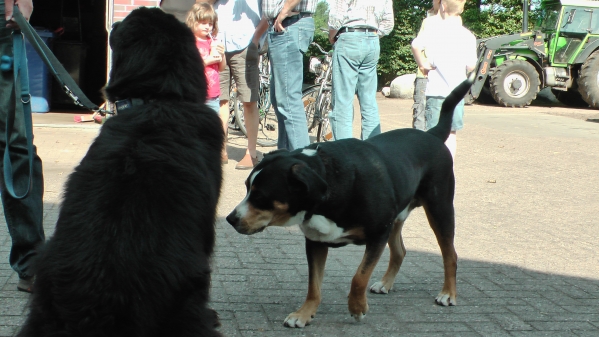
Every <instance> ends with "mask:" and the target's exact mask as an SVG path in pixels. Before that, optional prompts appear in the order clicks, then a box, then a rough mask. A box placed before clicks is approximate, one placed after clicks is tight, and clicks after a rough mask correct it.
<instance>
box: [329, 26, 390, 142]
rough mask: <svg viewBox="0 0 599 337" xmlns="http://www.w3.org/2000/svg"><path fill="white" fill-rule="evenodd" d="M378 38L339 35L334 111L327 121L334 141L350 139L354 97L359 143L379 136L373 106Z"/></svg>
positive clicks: (378, 49)
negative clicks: (359, 126) (359, 123)
mask: <svg viewBox="0 0 599 337" xmlns="http://www.w3.org/2000/svg"><path fill="white" fill-rule="evenodd" d="M379 55H380V46H379V37H378V36H377V35H376V34H375V33H368V32H347V33H343V34H340V35H339V39H338V40H337V42H335V50H334V51H333V95H332V105H333V111H332V112H331V114H330V116H329V119H330V121H331V128H332V129H333V137H334V138H335V139H344V138H351V137H352V124H353V119H354V110H353V109H354V108H353V102H354V95H355V94H357V95H358V101H359V102H360V114H361V115H362V134H361V138H362V139H368V138H370V137H373V136H376V135H378V134H379V133H381V120H380V118H379V108H378V105H377V103H376V87H377V74H376V65H377V63H378V61H379Z"/></svg>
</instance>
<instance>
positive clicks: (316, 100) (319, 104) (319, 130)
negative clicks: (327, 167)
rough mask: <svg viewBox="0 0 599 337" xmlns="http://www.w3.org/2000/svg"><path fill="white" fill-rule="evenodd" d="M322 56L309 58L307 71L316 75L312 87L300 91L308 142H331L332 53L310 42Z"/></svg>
mask: <svg viewBox="0 0 599 337" xmlns="http://www.w3.org/2000/svg"><path fill="white" fill-rule="evenodd" d="M312 45H314V46H316V47H317V48H318V49H319V50H320V52H322V54H323V56H319V57H315V56H313V57H311V58H310V67H309V71H310V72H311V73H314V74H316V79H315V80H314V85H312V86H310V87H308V88H306V89H304V90H303V91H302V102H303V103H304V111H305V112H306V121H307V123H308V134H309V135H310V142H311V143H312V142H326V141H331V140H333V132H332V130H331V123H330V121H329V112H330V111H331V89H332V86H333V74H332V68H333V63H332V58H333V51H332V50H331V51H329V52H327V51H325V50H324V49H323V48H322V47H321V46H320V45H319V44H318V43H316V42H312Z"/></svg>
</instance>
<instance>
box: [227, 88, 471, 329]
mask: <svg viewBox="0 0 599 337" xmlns="http://www.w3.org/2000/svg"><path fill="white" fill-rule="evenodd" d="M470 84H471V82H469V81H465V82H464V83H462V84H461V85H460V86H458V87H457V88H456V89H455V90H454V91H453V92H452V93H451V94H450V95H449V97H447V99H446V100H445V102H444V103H443V108H442V111H441V117H440V119H439V124H438V125H437V126H436V127H434V128H432V129H431V130H429V131H428V132H422V131H419V130H415V129H401V130H394V131H390V132H386V133H383V134H381V135H378V136H376V137H373V138H371V139H368V140H367V141H360V140H357V139H345V140H340V141H335V142H331V143H322V144H312V145H310V146H308V147H306V148H304V149H299V150H295V151H292V152H287V151H275V152H273V153H271V154H268V155H267V156H265V157H264V159H263V160H262V162H260V163H259V164H258V165H257V166H256V167H255V168H254V169H253V170H252V172H251V173H250V175H249V177H248V179H247V180H246V186H247V195H246V197H245V199H244V200H243V201H242V202H241V203H240V204H239V205H238V206H237V207H236V208H235V209H234V210H233V212H231V214H229V216H227V221H228V222H229V223H230V224H231V225H233V227H235V229H236V230H237V231H238V232H239V233H242V234H254V233H258V232H261V231H262V230H264V229H265V228H266V227H268V226H288V225H294V224H299V226H300V228H301V230H302V231H303V233H304V235H305V237H306V254H307V257H308V268H309V286H308V295H307V297H306V301H305V303H304V304H303V305H302V307H301V308H300V309H299V310H297V311H296V312H294V313H291V314H290V315H289V316H288V317H287V318H286V319H285V325H287V326H290V327H303V326H304V325H306V324H308V323H309V322H310V320H311V319H312V318H313V317H314V315H315V314H316V310H317V308H318V305H319V304H320V300H321V293H320V289H321V284H322V279H323V275H324V267H325V261H326V258H327V251H328V248H329V247H339V246H344V245H346V244H348V243H354V244H359V245H361V244H365V245H366V250H365V255H364V258H363V260H362V263H361V264H360V266H359V268H358V271H357V272H356V274H355V276H354V278H353V280H352V283H351V290H350V293H349V300H348V306H349V311H350V313H351V315H352V316H353V317H355V318H356V319H358V320H359V319H361V318H362V317H363V316H364V315H365V314H366V312H367V311H368V304H367V299H366V289H367V286H368V282H369V279H370V276H371V274H372V271H373V270H374V267H375V266H376V264H377V262H378V260H379V258H380V256H381V254H382V252H383V250H384V249H385V246H386V244H387V243H389V248H390V251H391V258H390V261H389V268H388V269H387V272H386V273H385V275H384V276H383V278H382V280H381V281H379V282H376V283H375V284H373V285H372V286H371V287H370V291H371V292H374V293H387V292H388V291H389V290H390V289H391V288H392V287H393V282H394V280H395V276H396V275H397V272H398V271H399V268H400V266H401V263H402V261H403V259H404V256H405V254H406V250H405V247H404V245H403V240H402V236H401V229H402V226H403V224H404V221H405V220H406V218H407V217H408V214H409V213H410V211H411V210H412V209H414V208H415V207H418V206H423V207H424V210H425V212H426V215H427V217H428V220H429V223H430V226H431V227H432V229H433V231H434V233H435V235H436V237H437V241H438V243H439V246H440V247H441V253H442V255H443V265H444V268H445V282H444V285H443V289H442V290H441V292H440V293H439V295H438V296H437V298H436V302H437V303H438V304H440V305H444V306H448V305H455V304H456V268H457V254H456V252H455V249H454V245H453V240H454V228H455V218H454V209H453V196H454V187H455V181H454V175H453V161H452V158H451V154H450V153H449V150H448V149H447V147H446V146H445V145H444V141H445V140H446V139H447V137H448V136H449V133H450V130H451V120H452V116H453V110H454V107H455V106H456V104H457V103H458V102H459V101H460V100H461V99H462V97H464V95H465V94H466V92H467V91H468V88H469V87H470Z"/></svg>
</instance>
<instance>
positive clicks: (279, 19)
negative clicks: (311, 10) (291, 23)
mask: <svg viewBox="0 0 599 337" xmlns="http://www.w3.org/2000/svg"><path fill="white" fill-rule="evenodd" d="M297 14H299V12H289V13H285V12H284V11H281V13H279V15H278V16H277V18H276V19H275V24H274V25H273V28H274V30H275V32H283V31H285V28H284V27H283V20H285V19H287V17H288V16H293V15H297Z"/></svg>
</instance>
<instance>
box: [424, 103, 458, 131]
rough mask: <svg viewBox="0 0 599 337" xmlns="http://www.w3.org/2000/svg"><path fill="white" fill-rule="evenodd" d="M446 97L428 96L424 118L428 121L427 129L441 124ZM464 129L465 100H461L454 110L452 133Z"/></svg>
mask: <svg viewBox="0 0 599 337" xmlns="http://www.w3.org/2000/svg"><path fill="white" fill-rule="evenodd" d="M444 101H445V97H435V96H426V108H425V109H424V117H425V119H426V129H427V130H430V129H432V128H433V127H434V126H435V125H437V124H438V123H439V117H440V116H441V107H442V105H443V102H444ZM463 128H464V100H461V101H460V102H459V103H458V105H456V107H455V109H454V110H453V118H452V120H451V131H458V130H461V129H463Z"/></svg>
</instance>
